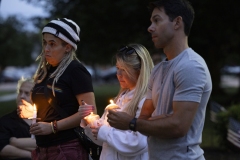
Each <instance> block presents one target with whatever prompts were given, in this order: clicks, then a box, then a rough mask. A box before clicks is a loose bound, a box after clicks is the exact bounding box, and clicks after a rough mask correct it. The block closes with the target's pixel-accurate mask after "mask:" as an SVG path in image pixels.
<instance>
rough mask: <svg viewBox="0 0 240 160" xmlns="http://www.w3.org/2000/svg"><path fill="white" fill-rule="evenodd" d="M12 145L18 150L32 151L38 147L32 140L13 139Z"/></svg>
mask: <svg viewBox="0 0 240 160" xmlns="http://www.w3.org/2000/svg"><path fill="white" fill-rule="evenodd" d="M10 145H12V146H15V147H17V148H20V149H23V150H28V151H32V150H34V149H35V148H36V147H37V145H36V140H35V139H32V138H15V137H13V138H11V139H10Z"/></svg>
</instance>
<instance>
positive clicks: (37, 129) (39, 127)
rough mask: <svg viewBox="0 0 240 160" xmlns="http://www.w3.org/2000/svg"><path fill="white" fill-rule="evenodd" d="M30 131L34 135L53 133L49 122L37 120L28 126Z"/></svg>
mask: <svg viewBox="0 0 240 160" xmlns="http://www.w3.org/2000/svg"><path fill="white" fill-rule="evenodd" d="M30 133H31V134H34V135H48V134H51V133H53V130H52V126H51V123H47V122H37V123H34V124H32V125H31V126H30Z"/></svg>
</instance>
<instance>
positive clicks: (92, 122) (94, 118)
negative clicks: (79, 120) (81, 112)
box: [84, 112, 100, 127]
mask: <svg viewBox="0 0 240 160" xmlns="http://www.w3.org/2000/svg"><path fill="white" fill-rule="evenodd" d="M99 118H100V117H99V115H97V114H94V113H93V112H91V114H90V115H88V116H86V117H84V119H85V120H86V121H87V123H88V124H90V127H93V126H95V127H97V122H98V120H99Z"/></svg>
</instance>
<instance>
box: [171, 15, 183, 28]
mask: <svg viewBox="0 0 240 160" xmlns="http://www.w3.org/2000/svg"><path fill="white" fill-rule="evenodd" d="M173 21H174V22H175V24H174V29H176V30H177V29H179V28H180V27H183V19H182V17H181V16H178V17H176V18H175V19H174V20H173Z"/></svg>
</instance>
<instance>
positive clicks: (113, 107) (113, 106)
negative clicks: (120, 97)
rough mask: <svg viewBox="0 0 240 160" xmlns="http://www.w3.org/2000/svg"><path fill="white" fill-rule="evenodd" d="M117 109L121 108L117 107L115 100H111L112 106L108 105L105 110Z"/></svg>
mask: <svg viewBox="0 0 240 160" xmlns="http://www.w3.org/2000/svg"><path fill="white" fill-rule="evenodd" d="M116 108H119V106H118V105H116V104H115V103H114V102H113V100H110V104H109V105H107V107H106V108H105V110H109V109H116Z"/></svg>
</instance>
